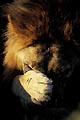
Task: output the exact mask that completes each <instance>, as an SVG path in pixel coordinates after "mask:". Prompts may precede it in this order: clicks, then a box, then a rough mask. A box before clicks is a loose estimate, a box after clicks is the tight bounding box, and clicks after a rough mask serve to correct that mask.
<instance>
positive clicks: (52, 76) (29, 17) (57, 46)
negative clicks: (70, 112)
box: [3, 0, 80, 107]
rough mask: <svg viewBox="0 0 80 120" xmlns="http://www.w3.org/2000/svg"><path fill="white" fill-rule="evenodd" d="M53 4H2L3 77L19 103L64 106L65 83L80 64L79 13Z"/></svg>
mask: <svg viewBox="0 0 80 120" xmlns="http://www.w3.org/2000/svg"><path fill="white" fill-rule="evenodd" d="M55 3H56V2H55V1H50V2H49V1H47V0H44V1H43V0H37V1H36V0H15V1H14V2H12V3H11V4H7V5H6V7H5V12H6V16H7V19H8V24H7V29H6V32H5V33H4V34H5V43H4V60H3V66H4V73H3V77H4V82H5V83H7V86H9V85H10V86H11V87H10V89H11V91H12V92H13V93H14V95H15V96H18V97H19V98H20V100H21V102H22V103H26V104H35V105H44V106H46V105H48V106H49V105H51V107H52V106H53V107H56V106H58V105H59V107H60V106H61V105H62V106H63V101H64V89H65V87H66V83H67V82H68V80H69V79H70V77H72V75H73V73H74V70H75V68H77V67H78V65H80V58H79V56H78V55H77V53H76V52H77V51H78V50H79V49H80V47H79V40H78V38H77V37H76V33H75V30H76V29H77V28H75V27H76V26H78V25H80V21H79V19H78V18H79V14H77V11H76V10H75V12H74V14H73V11H69V10H68V9H67V7H66V8H65V9H62V8H61V7H59V6H58V8H57V10H56V9H55ZM60 4H61V3H60ZM66 4H68V3H66ZM52 5H53V6H52ZM68 5H69V4H68ZM53 7H54V8H53ZM64 7H65V5H64ZM53 10H54V12H52V11H53ZM62 11H64V12H62ZM68 13H70V14H68ZM72 14H73V15H72ZM71 15H72V16H71ZM76 16H77V17H76ZM75 39H76V40H75ZM73 47H74V48H75V49H73ZM77 48H79V49H77ZM78 52H79V51H78Z"/></svg>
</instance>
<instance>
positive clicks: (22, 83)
mask: <svg viewBox="0 0 80 120" xmlns="http://www.w3.org/2000/svg"><path fill="white" fill-rule="evenodd" d="M52 87H53V86H52V80H50V79H49V78H48V77H47V76H46V75H44V74H43V73H41V72H39V71H33V70H30V71H28V72H26V73H25V74H24V75H19V76H17V77H16V78H15V79H14V81H13V85H12V90H13V92H14V93H15V94H16V95H17V96H19V97H21V98H22V99H23V100H25V101H27V102H30V101H32V102H33V103H36V104H40V102H47V101H48V100H49V99H50V95H51V92H52ZM27 93H28V94H29V95H28V94H27ZM30 97H31V100H30Z"/></svg>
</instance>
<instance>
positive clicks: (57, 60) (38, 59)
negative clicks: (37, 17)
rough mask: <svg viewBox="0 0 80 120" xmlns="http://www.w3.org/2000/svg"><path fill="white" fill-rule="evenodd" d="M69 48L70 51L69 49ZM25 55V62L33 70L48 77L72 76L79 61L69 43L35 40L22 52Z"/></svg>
mask: <svg viewBox="0 0 80 120" xmlns="http://www.w3.org/2000/svg"><path fill="white" fill-rule="evenodd" d="M67 49H68V51H67ZM24 52H25V56H24V64H26V65H27V66H28V67H30V68H31V69H33V70H38V71H40V72H42V73H44V74H46V75H47V76H48V77H50V78H52V79H54V76H56V77H64V78H65V77H70V75H72V72H73V70H74V68H75V66H76V65H77V63H78V62H79V59H78V57H77V56H76V54H75V52H74V50H73V49H72V48H71V46H69V45H68V44H61V43H53V42H52V41H51V40H50V41H49V43H47V42H45V40H44V41H41V40H40V41H38V42H34V43H33V44H31V45H29V46H28V47H27V48H25V49H23V50H22V51H21V52H20V56H21V53H22V54H23V53H24Z"/></svg>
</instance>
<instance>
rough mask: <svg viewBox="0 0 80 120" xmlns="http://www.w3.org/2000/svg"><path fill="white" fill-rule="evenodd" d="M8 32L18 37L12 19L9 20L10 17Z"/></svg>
mask: <svg viewBox="0 0 80 120" xmlns="http://www.w3.org/2000/svg"><path fill="white" fill-rule="evenodd" d="M8 30H9V31H10V32H12V33H14V34H15V35H18V34H17V31H18V30H17V27H16V25H15V24H14V23H13V21H12V19H11V16H10V15H8Z"/></svg>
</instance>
